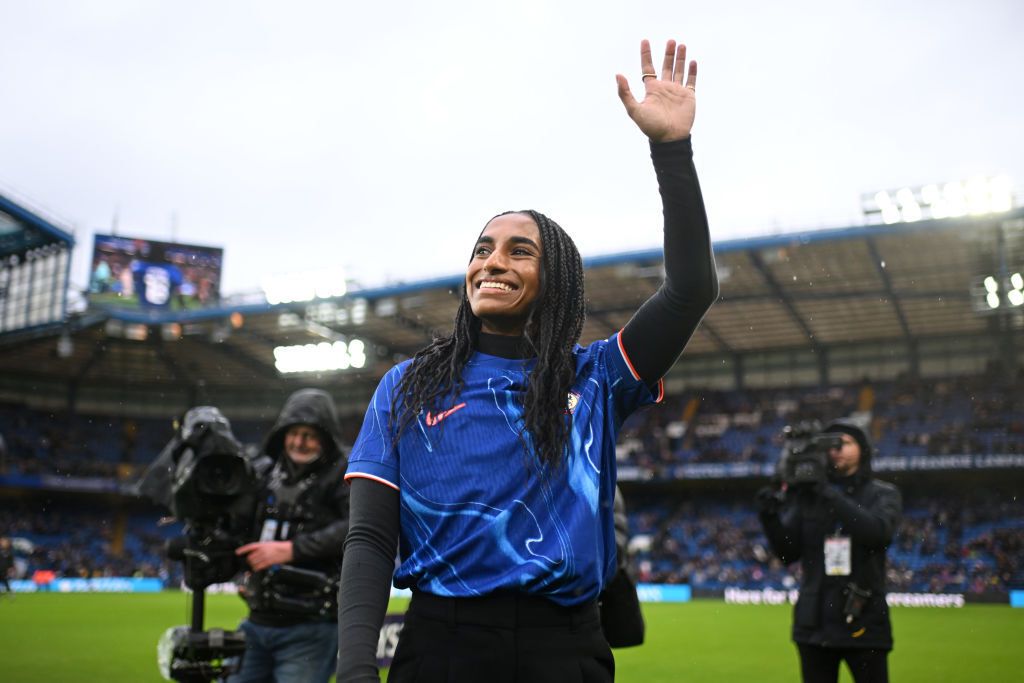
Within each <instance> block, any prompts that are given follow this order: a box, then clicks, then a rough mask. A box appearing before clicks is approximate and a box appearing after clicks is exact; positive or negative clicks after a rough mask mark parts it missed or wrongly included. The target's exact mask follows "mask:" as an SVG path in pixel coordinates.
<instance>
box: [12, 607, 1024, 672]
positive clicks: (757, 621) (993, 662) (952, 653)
mask: <svg viewBox="0 0 1024 683" xmlns="http://www.w3.org/2000/svg"><path fill="white" fill-rule="evenodd" d="M187 605H188V599H187V597H186V596H185V595H183V594H180V593H175V592H167V593H161V594H135V595H121V594H98V593H83V594H69V595H61V594H39V595H34V594H23V595H18V596H16V597H15V598H14V599H13V600H12V599H8V598H6V597H0V680H2V681H5V682H7V681H9V682H10V683H36V682H47V683H48V682H50V681H67V680H77V681H104V682H105V683H122V682H123V683H142V682H145V681H159V680H161V678H160V676H159V674H158V673H157V670H156V663H155V662H156V642H157V639H158V638H159V637H160V634H161V633H163V631H164V630H165V629H166V628H167V627H169V626H175V625H178V624H186V623H188V616H187V613H186V609H187ZM644 612H645V614H646V617H647V623H648V628H647V643H646V644H645V645H643V646H641V647H638V648H630V649H626V650H618V651H616V666H617V670H618V675H617V677H616V680H617V681H619V682H620V683H656V682H662V681H664V682H665V683H675V682H676V681H686V682H688V683H697V682H699V681H733V680H736V681H758V682H763V683H770V682H771V681H780V682H781V681H787V682H788V681H794V680H798V675H797V659H796V653H795V649H794V648H793V645H792V644H791V643H790V642H789V637H788V632H789V618H790V617H789V608H787V607H767V606H761V605H726V604H724V603H722V602H716V601H703V600H701V601H696V602H692V603H687V604H682V605H667V604H664V605H651V604H648V605H644ZM244 613H245V606H244V605H243V604H242V601H241V600H239V599H238V598H237V597H235V596H228V595H212V596H208V598H207V620H206V625H207V626H208V627H209V626H221V627H224V628H234V627H235V626H236V625H237V623H238V620H239V619H240V618H241V617H242V616H243V615H244ZM893 623H894V628H895V632H896V643H897V645H896V650H895V651H894V652H893V654H892V655H891V656H890V660H889V661H890V671H891V673H892V679H893V680H894V681H899V682H900V683H913V682H914V681H921V682H924V681H928V682H929V683H930V682H932V681H1009V680H1015V679H1017V677H1018V676H1019V672H1020V664H1019V658H1020V655H1019V650H1020V645H1021V643H1022V642H1024V610H1014V609H1011V608H1009V607H1005V606H995V605H993V606H987V605H969V606H967V607H965V608H963V609H914V608H896V609H895V610H894V613H893ZM840 680H843V681H850V680H851V679H850V677H849V675H848V674H847V673H846V672H845V671H844V673H843V677H842V678H841V679H840Z"/></svg>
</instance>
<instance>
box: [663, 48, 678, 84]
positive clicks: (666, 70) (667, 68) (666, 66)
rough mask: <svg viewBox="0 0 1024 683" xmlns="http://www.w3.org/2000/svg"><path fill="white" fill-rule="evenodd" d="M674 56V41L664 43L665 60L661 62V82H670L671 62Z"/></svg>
mask: <svg viewBox="0 0 1024 683" xmlns="http://www.w3.org/2000/svg"><path fill="white" fill-rule="evenodd" d="M675 56H676V41H674V40H670V41H668V42H667V43H665V58H664V59H663V60H662V62H661V80H663V81H671V80H672V61H673V59H674V58H675Z"/></svg>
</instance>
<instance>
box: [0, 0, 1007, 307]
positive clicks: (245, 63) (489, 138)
mask: <svg viewBox="0 0 1024 683" xmlns="http://www.w3.org/2000/svg"><path fill="white" fill-rule="evenodd" d="M0 17H2V21H3V31H2V37H0V190H2V191H7V192H12V193H16V196H17V197H20V198H27V199H29V200H31V201H32V202H33V203H34V204H35V205H38V206H39V207H41V208H43V209H45V210H46V212H47V215H49V216H52V217H55V218H57V219H59V220H60V221H62V224H63V225H65V226H67V227H70V228H73V229H74V231H75V236H76V238H77V240H78V246H77V249H76V255H75V263H74V268H73V271H72V281H73V283H75V284H76V285H84V284H85V283H86V281H87V269H88V264H87V262H88V259H89V255H90V253H91V250H92V240H93V235H94V234H95V233H109V232H111V227H112V222H113V220H114V216H115V215H116V216H117V217H118V233H119V234H122V235H129V236H141V237H149V238H153V239H162V240H177V241H182V242H188V243H197V244H205V245H214V246H221V247H223V248H224V249H225V265H224V274H223V281H222V289H223V291H225V292H228V293H233V292H239V291H245V290H255V289H257V288H258V287H259V285H260V283H261V281H262V280H263V279H264V277H266V276H267V275H271V274H280V273H288V272H293V271H298V270H303V269H309V268H316V269H321V268H327V267H334V266H341V267H344V268H346V269H347V270H348V272H349V274H350V275H351V276H352V277H355V278H357V279H358V280H360V281H362V282H364V283H367V284H380V283H382V282H384V281H398V280H405V281H408V280H415V279H421V278H424V277H430V276H436V275H448V274H451V273H455V272H459V271H460V270H461V269H462V268H463V267H464V265H465V262H466V260H467V258H468V254H469V249H470V247H471V243H472V241H473V239H474V238H475V236H476V233H477V231H478V230H479V229H480V227H481V226H482V225H483V223H484V222H485V221H486V220H487V219H488V218H489V217H490V216H492V215H493V214H495V213H498V212H500V211H502V210H505V209H519V208H536V209H538V210H541V211H543V212H545V213H547V214H549V215H550V216H552V217H553V218H554V219H556V220H557V221H559V222H560V223H561V224H562V225H563V227H565V228H566V229H567V230H568V231H569V232H570V234H572V235H573V236H574V238H575V239H576V241H577V244H578V245H579V247H580V250H581V252H582V253H583V254H584V256H592V255H598V254H608V253H614V252H618V251H623V250H628V249H639V248H650V247H655V246H658V245H659V244H660V204H659V201H658V196H657V192H656V183H655V179H654V173H653V171H652V170H651V167H650V163H649V160H648V152H647V148H646V142H645V140H644V138H643V136H642V134H641V133H639V131H638V130H637V129H636V128H635V126H634V124H633V123H632V122H631V121H630V120H629V119H628V117H627V116H626V115H625V112H624V110H623V109H622V105H621V104H620V102H619V100H618V97H617V95H616V92H615V79H614V76H615V74H616V73H617V72H620V73H624V74H626V75H627V76H628V77H629V78H630V81H631V84H632V85H633V88H634V92H636V93H638V94H639V93H640V92H641V91H642V87H641V86H640V80H639V75H640V68H639V56H638V53H639V47H638V46H639V41H640V39H641V38H649V39H650V40H651V41H652V43H653V44H654V49H655V52H656V53H657V52H658V51H659V50H661V49H663V46H664V41H665V40H666V39H667V38H678V39H680V40H682V41H683V42H685V43H686V44H687V45H688V46H689V55H690V57H691V58H694V59H696V60H697V61H698V62H699V65H700V67H699V75H698V82H697V119H696V123H695V126H694V132H693V139H694V148H695V150H696V163H697V167H698V171H699V173H700V176H701V182H702V186H703V189H704V195H705V201H706V204H707V206H708V212H709V216H710V219H711V227H712V236H713V238H715V239H717V240H723V239H731V238H735V237H743V236H750V235H760V234H771V233H777V232H783V231H791V230H795V229H806V228H810V227H837V226H848V225H856V224H859V223H860V222H861V221H862V219H861V216H860V198H861V194H862V193H863V192H867V191H874V190H878V189H888V188H897V187H900V186H903V185H921V184H926V183H930V182H942V181H946V180H952V179H961V178H969V177H972V176H977V175H995V174H1008V175H1009V176H1010V177H1011V178H1012V179H1013V181H1014V185H1015V187H1016V189H1017V192H1018V196H1020V195H1021V193H1022V192H1021V189H1022V187H1024V154H1022V152H1024V145H1022V144H1021V142H1020V141H1021V140H1022V139H1024V133H1022V123H1024V87H1022V86H1024V82H1022V81H1024V77H1022V71H1021V69H1022V67H1024V40H1022V39H1021V37H1020V33H1021V28H1022V27H1024V3H1022V2H1019V1H1018V0H1003V1H1001V2H1000V1H995V0H987V1H984V0H982V1H978V0H976V1H974V2H963V1H962V0H961V1H957V2H953V1H949V0H933V1H931V2H925V1H917V2H898V1H897V0H890V1H889V2H879V1H870V2H853V1H847V2H821V1H820V0H819V1H814V2H798V1H795V0H790V1H778V2H763V1H744V2H725V1H723V0H718V1H704V0H700V1H694V2H685V1H680V0H672V1H667V0H657V1H649V2H645V1H643V0H634V1H633V2H628V3H627V2H603V1H601V0H586V1H584V0H562V1H558V0H524V1H520V2H514V3H503V2H493V1H492V2H484V1H480V0H467V1H465V2H446V1H444V0H439V1H435V2H429V3H428V2H411V1H408V0H406V1H400V2H379V3H362V2H359V3H357V2H291V3H282V2H263V1H253V0H246V1H244V2H182V1H181V0H177V1H176V2H144V1H143V2H140V1H139V0H124V1H115V0H107V1H86V0H74V1H69V2H51V1H49V0H38V1H34V2H22V1H19V0H0ZM175 217H176V219H175ZM175 226H176V227H175Z"/></svg>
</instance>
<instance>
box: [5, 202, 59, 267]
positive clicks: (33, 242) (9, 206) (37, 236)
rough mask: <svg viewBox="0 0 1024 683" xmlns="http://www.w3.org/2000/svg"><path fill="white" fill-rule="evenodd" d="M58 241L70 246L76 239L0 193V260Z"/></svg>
mask: <svg viewBox="0 0 1024 683" xmlns="http://www.w3.org/2000/svg"><path fill="white" fill-rule="evenodd" d="M54 242H61V243H63V244H65V245H67V246H68V247H69V248H70V247H72V246H73V245H74V244H75V238H74V237H72V236H71V235H70V234H69V233H68V232H65V231H64V230H62V229H61V228H58V227H57V226H56V225H54V224H53V223H51V222H50V221H48V220H46V219H45V218H43V217H42V216H39V215H38V214H36V213H35V212H33V211H30V210H29V209H26V208H25V207H24V206H22V205H21V204H18V203H15V202H14V201H12V200H11V199H9V198H8V197H6V196H4V195H3V194H0V260H3V259H6V258H7V257H10V256H19V257H20V256H22V255H24V254H25V252H27V251H30V250H32V249H35V248H37V247H42V246H46V245H48V244H53V243H54Z"/></svg>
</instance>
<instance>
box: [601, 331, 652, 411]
mask: <svg viewBox="0 0 1024 683" xmlns="http://www.w3.org/2000/svg"><path fill="white" fill-rule="evenodd" d="M604 344H605V350H604V351H605V366H606V367H607V369H608V380H609V388H610V389H611V392H612V397H613V400H614V405H615V410H616V413H617V414H618V416H619V419H620V420H625V419H626V418H627V417H629V416H630V415H631V414H632V413H633V412H635V411H636V410H637V409H639V408H642V407H643V406H646V405H650V404H652V403H661V401H662V399H664V398H665V382H664V380H660V379H659V380H658V382H657V383H656V384H654V385H653V386H648V385H647V384H646V383H644V381H643V379H641V378H640V375H639V373H637V371H636V368H635V367H634V365H633V360H632V359H631V358H630V357H629V354H628V353H627V352H626V349H625V347H624V346H623V345H622V339H621V333H616V334H613V335H612V336H611V337H610V338H609V339H607V340H606V341H605V342H604Z"/></svg>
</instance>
